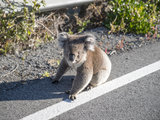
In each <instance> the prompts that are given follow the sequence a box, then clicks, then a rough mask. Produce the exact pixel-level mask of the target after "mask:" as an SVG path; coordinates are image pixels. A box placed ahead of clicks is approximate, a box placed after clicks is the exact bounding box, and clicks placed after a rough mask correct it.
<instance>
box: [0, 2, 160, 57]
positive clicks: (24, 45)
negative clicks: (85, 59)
mask: <svg viewBox="0 0 160 120" xmlns="http://www.w3.org/2000/svg"><path fill="white" fill-rule="evenodd" d="M3 1H5V2H6V5H7V6H6V8H4V9H0V26H1V27H0V55H1V54H4V55H5V54H7V53H17V51H21V50H25V49H29V48H32V49H34V48H37V47H38V46H39V45H40V44H42V43H43V42H47V41H50V40H52V39H53V38H56V35H57V33H58V32H60V31H65V32H68V33H69V34H74V33H81V32H83V31H85V30H87V29H92V28H96V27H101V26H105V27H107V28H108V29H109V30H110V31H109V33H119V32H122V33H124V34H125V33H136V34H143V35H144V34H145V35H146V36H147V38H148V39H150V38H152V36H153V38H156V37H159V36H160V34H159V29H160V28H159V27H158V26H157V25H160V0H99V1H98V2H97V1H96V2H93V3H91V4H89V5H84V6H81V7H82V8H81V7H73V9H72V10H73V11H74V12H73V14H70V13H69V11H70V10H69V9H67V8H65V9H60V10H53V11H50V12H45V13H40V14H39V8H40V7H41V6H42V5H45V3H44V0H40V1H39V2H38V1H37V0H23V4H22V9H21V10H19V11H16V8H17V5H16V4H13V3H10V2H9V1H8V0H3ZM28 1H30V2H31V3H32V8H30V9H29V8H28V7H27V4H28ZM0 7H1V6H0ZM6 10H8V12H5V11H6ZM77 11H79V12H77ZM37 13H38V14H37ZM158 20H159V21H158ZM56 26H57V27H56Z"/></svg>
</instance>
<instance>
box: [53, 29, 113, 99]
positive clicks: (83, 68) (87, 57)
mask: <svg viewBox="0 0 160 120" xmlns="http://www.w3.org/2000/svg"><path fill="white" fill-rule="evenodd" d="M58 42H59V46H60V47H61V48H62V49H63V54H64V57H63V59H62V60H61V62H60V65H59V68H58V71H57V73H56V75H55V77H54V79H53V81H52V83H57V82H59V81H60V80H61V78H62V76H63V75H64V73H66V72H67V71H68V70H69V69H70V68H72V69H75V70H76V76H75V78H74V80H73V83H72V88H71V90H70V91H68V92H67V93H68V94H69V99H71V100H74V99H76V96H77V94H79V93H80V92H81V91H83V90H84V89H91V88H93V87H96V86H98V85H100V84H103V83H104V82H106V81H107V79H108V77H109V75H110V72H111V61H110V59H109V57H108V56H107V55H106V53H105V52H104V51H102V50H101V49H100V48H99V47H97V46H96V44H95V42H96V38H95V36H94V35H92V34H81V35H69V34H67V33H66V32H62V33H59V35H58Z"/></svg>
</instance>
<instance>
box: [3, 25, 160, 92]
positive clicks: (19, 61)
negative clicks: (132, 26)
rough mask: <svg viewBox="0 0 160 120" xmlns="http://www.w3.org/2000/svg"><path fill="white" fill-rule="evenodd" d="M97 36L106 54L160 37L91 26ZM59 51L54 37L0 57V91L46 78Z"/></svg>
mask: <svg viewBox="0 0 160 120" xmlns="http://www.w3.org/2000/svg"><path fill="white" fill-rule="evenodd" d="M88 32H89V33H92V34H94V35H95V36H96V38H97V45H98V46H99V47H101V48H102V49H103V50H104V51H105V52H106V53H107V54H108V55H109V56H110V57H112V55H118V54H121V53H122V52H127V51H130V50H132V49H137V48H139V47H143V46H145V45H148V44H152V43H159V42H160V38H155V39H152V38H150V39H148V38H146V37H144V36H140V35H133V34H126V35H122V34H110V35H108V34H107V33H108V30H107V29H106V28H103V27H99V28H96V29H92V30H90V31H87V33H88ZM62 56H63V53H62V50H61V49H60V48H59V47H58V43H57V40H54V41H52V42H49V43H46V44H43V45H41V46H40V47H39V48H37V49H36V50H26V51H22V52H21V53H19V54H17V55H6V56H0V92H1V91H6V90H11V89H15V88H17V87H19V86H21V85H23V84H28V83H29V82H30V81H31V80H37V79H50V77H53V76H54V74H55V73H56V70H57V67H58V64H59V62H60V60H61V59H62Z"/></svg>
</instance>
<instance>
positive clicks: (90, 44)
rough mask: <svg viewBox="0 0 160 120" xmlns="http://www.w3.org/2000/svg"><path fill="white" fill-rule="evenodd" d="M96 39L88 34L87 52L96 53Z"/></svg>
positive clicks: (86, 41)
mask: <svg viewBox="0 0 160 120" xmlns="http://www.w3.org/2000/svg"><path fill="white" fill-rule="evenodd" d="M95 41H96V37H95V36H94V35H92V34H88V35H87V38H86V39H85V47H86V49H87V50H91V51H94V47H95Z"/></svg>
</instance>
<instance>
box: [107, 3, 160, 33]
mask: <svg viewBox="0 0 160 120" xmlns="http://www.w3.org/2000/svg"><path fill="white" fill-rule="evenodd" d="M159 3H160V1H159V0H153V1H151V0H146V1H145V2H144V1H142V0H113V1H110V3H109V4H110V5H111V6H112V7H111V10H110V12H108V13H107V19H106V21H105V26H106V27H107V28H110V29H111V32H117V31H121V32H133V33H137V34H145V33H148V32H149V31H151V29H152V27H154V26H155V25H156V24H155V23H156V22H157V16H158V10H159Z"/></svg>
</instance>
